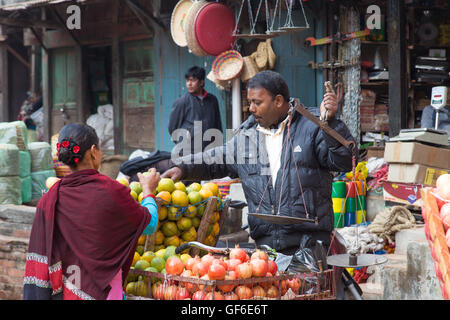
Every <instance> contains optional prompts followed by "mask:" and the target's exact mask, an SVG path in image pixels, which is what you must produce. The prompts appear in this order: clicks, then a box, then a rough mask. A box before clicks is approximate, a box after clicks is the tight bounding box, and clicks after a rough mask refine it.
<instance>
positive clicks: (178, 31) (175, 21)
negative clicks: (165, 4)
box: [170, 0, 194, 47]
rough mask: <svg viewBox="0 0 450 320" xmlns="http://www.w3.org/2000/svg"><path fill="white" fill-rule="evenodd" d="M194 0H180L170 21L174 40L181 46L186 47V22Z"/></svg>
mask: <svg viewBox="0 0 450 320" xmlns="http://www.w3.org/2000/svg"><path fill="white" fill-rule="evenodd" d="M193 3H194V2H193V1H192V0H180V1H178V3H177V4H176V6H175V8H174V9H173V12H172V17H171V21H170V33H171V34H172V39H173V41H174V42H175V43H176V44H177V45H179V46H180V47H186V46H187V41H186V35H185V24H186V17H187V13H188V11H189V8H190V7H191V6H192V4H193Z"/></svg>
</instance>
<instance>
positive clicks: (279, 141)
mask: <svg viewBox="0 0 450 320" xmlns="http://www.w3.org/2000/svg"><path fill="white" fill-rule="evenodd" d="M288 120H289V117H286V119H284V120H283V121H282V122H281V123H280V124H279V125H278V129H267V128H263V127H261V126H260V125H259V124H258V126H257V127H256V130H258V131H259V132H261V133H262V134H264V136H265V138H266V150H267V155H268V157H269V164H270V174H271V176H272V185H273V187H274V188H275V182H276V179H277V174H278V170H279V169H280V165H281V152H282V149H283V133H284V129H285V128H286V124H287V122H288Z"/></svg>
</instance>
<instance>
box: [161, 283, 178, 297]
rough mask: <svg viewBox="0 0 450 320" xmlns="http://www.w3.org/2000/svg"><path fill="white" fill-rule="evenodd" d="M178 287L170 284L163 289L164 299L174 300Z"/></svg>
mask: <svg viewBox="0 0 450 320" xmlns="http://www.w3.org/2000/svg"><path fill="white" fill-rule="evenodd" d="M177 292H178V287H177V286H175V285H171V286H168V287H166V288H165V290H164V300H175V299H176V297H177Z"/></svg>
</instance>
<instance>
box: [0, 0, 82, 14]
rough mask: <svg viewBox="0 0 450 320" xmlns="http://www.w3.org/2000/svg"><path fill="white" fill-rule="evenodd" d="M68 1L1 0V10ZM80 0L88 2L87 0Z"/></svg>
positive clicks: (65, 0)
mask: <svg viewBox="0 0 450 320" xmlns="http://www.w3.org/2000/svg"><path fill="white" fill-rule="evenodd" d="M68 1H70V0H0V10H7V11H12V10H21V9H28V8H31V7H37V6H43V5H50V4H58V3H62V2H68ZM78 2H86V0H85V1H78Z"/></svg>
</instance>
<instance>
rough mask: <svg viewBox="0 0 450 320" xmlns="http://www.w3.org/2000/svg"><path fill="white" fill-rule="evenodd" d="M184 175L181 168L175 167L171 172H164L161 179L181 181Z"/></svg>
mask: <svg viewBox="0 0 450 320" xmlns="http://www.w3.org/2000/svg"><path fill="white" fill-rule="evenodd" d="M182 175H183V172H182V171H181V169H180V168H178V167H173V168H170V169H169V170H166V172H164V173H163V174H162V175H161V178H171V179H172V180H173V181H178V180H180V179H181V177H182Z"/></svg>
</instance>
